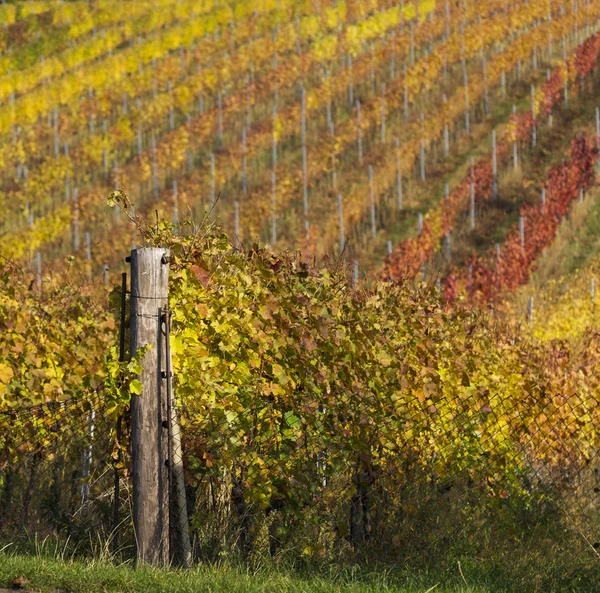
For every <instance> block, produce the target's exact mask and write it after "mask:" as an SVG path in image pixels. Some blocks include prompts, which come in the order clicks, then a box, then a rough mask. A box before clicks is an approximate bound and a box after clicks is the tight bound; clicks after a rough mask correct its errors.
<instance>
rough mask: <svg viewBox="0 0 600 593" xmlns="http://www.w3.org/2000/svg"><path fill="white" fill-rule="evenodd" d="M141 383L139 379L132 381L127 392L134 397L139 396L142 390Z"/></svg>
mask: <svg viewBox="0 0 600 593" xmlns="http://www.w3.org/2000/svg"><path fill="white" fill-rule="evenodd" d="M143 387H144V386H143V385H142V382H141V381H140V380H139V379H133V380H132V381H131V383H130V384H129V391H131V393H133V394H134V395H140V394H141V393H142V389H143Z"/></svg>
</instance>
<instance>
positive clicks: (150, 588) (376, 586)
mask: <svg viewBox="0 0 600 593" xmlns="http://www.w3.org/2000/svg"><path fill="white" fill-rule="evenodd" d="M456 576H457V577H458V578H460V573H459V572H458V571H457V575H456ZM15 579H19V580H20V581H21V582H22V583H25V586H26V587H27V588H28V589H29V590H32V591H43V592H46V591H48V592H50V591H52V592H55V591H60V592H61V593H63V592H73V593H75V592H77V593H109V592H110V593H117V592H119V593H121V592H122V593H126V592H127V593H134V592H135V593H138V592H139V593H153V592H165V593H167V592H168V593H199V592H205V591H206V592H210V593H288V592H289V593H334V592H339V593H367V592H370V593H376V592H382V593H383V592H385V593H427V592H433V591H435V592H436V593H450V592H452V593H487V592H491V591H494V592H496V591H500V590H501V589H496V588H494V589H489V588H487V587H483V588H482V587H478V586H476V585H473V586H468V585H465V584H464V583H463V584H459V583H456V582H455V583H449V584H444V583H443V582H441V580H439V579H435V578H433V577H427V576H422V577H414V578H408V577H407V578H405V579H398V578H392V576H391V575H390V574H389V573H386V572H381V573H375V574H372V573H364V572H358V571H352V570H349V571H347V572H345V573H343V574H337V575H333V574H332V575H328V576H299V575H294V574H292V573H290V572H283V571H275V570H273V569H269V570H261V571H257V572H254V573H253V572H250V571H248V570H242V569H234V568H227V567H215V566H201V567H198V568H194V569H189V570H175V569H171V570H158V569H151V568H144V569H138V570H134V569H133V568H132V567H131V566H128V565H121V566H116V565H112V564H108V563H103V562H98V561H91V562H83V561H81V560H75V559H71V560H60V559H55V558H50V557H44V556H20V555H11V554H6V553H2V554H0V588H1V587H7V588H11V587H12V586H13V583H14V582H15ZM401 580H403V581H404V582H401Z"/></svg>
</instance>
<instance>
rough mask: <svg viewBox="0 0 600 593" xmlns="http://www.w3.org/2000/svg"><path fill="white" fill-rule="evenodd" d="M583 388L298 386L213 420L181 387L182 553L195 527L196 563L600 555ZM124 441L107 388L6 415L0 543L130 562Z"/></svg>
mask: <svg viewBox="0 0 600 593" xmlns="http://www.w3.org/2000/svg"><path fill="white" fill-rule="evenodd" d="M165 336H168V333H167V334H163V335H162V337H161V339H165ZM534 364H535V362H534ZM169 369H170V367H169ZM167 376H170V371H168V372H167ZM466 380H468V379H466ZM585 386H586V382H585V380H584V381H582V382H581V384H580V387H581V388H580V390H571V391H565V392H562V393H561V391H560V389H559V388H557V389H555V390H552V391H549V392H548V393H546V392H545V391H544V390H536V389H533V388H531V389H529V388H526V386H524V387H523V390H522V392H521V393H522V395H521V396H520V397H521V399H519V400H518V401H517V400H516V399H515V398H514V396H505V395H503V393H502V391H501V390H499V392H498V393H490V392H489V391H486V390H482V389H475V388H474V389H471V390H470V391H468V394H469V395H468V396H467V397H465V396H464V392H462V393H463V395H462V396H461V397H452V396H436V395H435V394H433V393H431V394H429V395H427V396H424V397H423V398H415V397H413V398H404V397H403V396H402V394H395V395H393V396H392V395H390V396H389V397H383V398H381V397H379V398H376V397H375V396H374V395H369V394H367V393H364V392H363V393H351V394H350V393H343V392H340V393H330V394H329V396H328V398H327V401H324V400H323V398H322V397H321V399H317V397H316V396H313V395H311V394H306V393H302V392H301V386H299V388H298V389H299V390H298V393H297V398H295V399H294V400H293V401H292V400H286V401H283V400H281V401H279V400H277V399H274V398H269V397H264V396H263V395H262V394H260V393H256V394H250V393H249V394H247V395H248V397H249V398H250V399H248V400H247V401H248V402H251V403H249V404H248V405H247V406H246V407H244V408H243V409H237V410H236V409H233V408H227V402H226V401H225V400H224V401H223V407H222V409H220V410H215V411H214V413H212V414H211V413H208V412H207V409H206V408H203V407H201V406H202V405H203V403H202V402H203V399H202V398H198V401H191V402H186V404H185V405H184V404H182V403H181V402H178V401H177V400H176V399H175V396H176V384H175V392H174V393H172V392H171V388H170V387H169V390H168V391H169V398H171V397H173V400H172V405H173V407H172V409H171V411H170V412H169V415H168V417H169V418H171V421H172V426H171V428H170V430H169V434H170V437H169V440H170V441H171V456H170V457H169V460H168V463H169V464H170V472H169V474H170V479H169V481H170V499H171V502H170V505H171V507H170V513H171V520H170V522H169V525H170V533H169V539H170V543H171V546H170V547H171V551H172V554H173V555H177V554H179V556H180V557H182V556H189V554H190V551H189V549H188V548H186V543H185V542H183V543H182V541H183V540H182V539H181V529H182V528H183V529H185V528H187V530H188V531H189V533H190V536H191V547H192V550H191V556H192V558H193V560H195V561H203V560H212V561H215V560H219V559H220V558H222V557H223V556H229V555H231V554H235V555H239V556H240V557H243V558H245V559H250V560H256V559H264V558H265V557H269V558H273V557H282V556H289V555H291V556H293V557H296V558H297V557H302V556H309V557H313V556H316V557H318V558H326V559H330V560H331V559H333V560H335V559H340V558H342V559H343V558H346V559H347V558H348V556H349V555H351V556H352V557H357V556H358V557H372V558H376V559H377V560H385V559H389V560H394V559H397V558H400V557H401V558H402V559H403V561H404V562H406V563H407V564H409V563H411V562H413V563H415V564H427V563H431V562H439V561H441V560H442V559H444V558H448V557H452V556H456V555H457V554H459V555H460V554H462V553H468V554H475V555H477V554H484V553H485V550H486V547H488V546H498V545H503V544H506V545H509V544H510V545H521V544H523V542H524V541H525V540H527V541H528V542H529V544H528V545H530V544H531V542H532V541H534V540H532V537H533V536H532V535H531V534H532V533H538V532H540V531H542V532H543V533H544V534H545V537H546V538H550V539H553V540H556V541H563V540H564V539H565V538H567V539H568V538H574V540H578V541H583V542H585V544H586V545H587V546H592V547H595V546H598V542H599V541H600V514H599V513H598V509H599V503H600V449H599V445H600V437H599V432H598V426H600V403H599V402H598V400H597V398H596V396H595V392H594V390H593V389H589V390H587V389H586V388H585ZM530 387H531V386H530ZM513 393H514V390H513ZM204 403H205V402H204ZM236 405H237V404H236ZM129 434H130V423H129V419H128V417H127V415H125V416H124V417H123V418H121V419H119V420H117V421H115V419H114V417H112V416H110V415H109V414H108V413H107V410H106V406H105V403H104V397H103V393H102V391H101V390H98V391H96V392H94V393H92V394H89V395H88V396H87V397H84V398H81V399H78V400H68V401H64V402H54V403H46V404H40V405H35V406H31V407H25V408H20V409H15V410H7V411H3V412H0V507H1V508H2V513H1V514H0V542H5V543H8V542H10V543H19V542H23V543H27V542H31V540H32V539H33V538H38V539H40V538H42V539H43V538H51V539H55V540H58V541H63V542H70V545H72V546H74V547H75V548H76V549H77V550H78V551H80V552H88V553H96V552H97V551H98V547H101V548H104V549H106V550H110V551H111V552H113V553H116V554H117V555H118V556H119V557H121V558H131V557H133V556H134V554H135V538H134V531H133V525H132V512H131V509H132V502H131V501H132V486H131V479H130V478H131V444H130V438H129ZM259 437H260V438H259ZM232 443H233V444H234V445H232ZM173 444H175V446H173ZM181 474H182V477H181V480H179V479H178V476H179V475H181ZM181 484H184V491H182V490H181ZM182 505H183V507H184V508H185V511H186V512H185V513H184V514H182V513H181V507H182ZM175 508H177V509H178V510H177V512H175ZM182 517H184V520H183V521H184V523H185V525H183V526H182V525H181V521H182ZM574 540H573V541H574Z"/></svg>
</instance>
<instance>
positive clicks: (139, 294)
mask: <svg viewBox="0 0 600 593" xmlns="http://www.w3.org/2000/svg"><path fill="white" fill-rule="evenodd" d="M168 257H169V252H168V250H166V249H159V248H144V249H134V250H133V251H132V252H131V353H132V355H133V356H135V355H136V353H137V351H138V350H139V349H140V348H143V347H144V346H147V345H148V346H149V349H148V350H147V351H146V352H145V353H144V356H143V357H142V359H141V361H140V363H141V366H142V372H141V373H140V376H139V379H140V381H141V383H142V386H143V388H142V393H141V394H140V395H134V396H133V397H132V400H131V443H132V458H133V476H132V477H133V528H134V532H135V539H136V549H137V561H138V563H139V564H150V565H154V566H166V565H167V564H168V563H169V484H168V475H167V461H168V459H167V458H168V426H169V423H168V416H167V392H166V389H161V387H162V385H161V383H162V378H161V374H162V369H165V368H166V353H165V349H164V347H162V340H161V320H160V317H159V310H160V309H161V308H162V309H164V308H166V307H167V304H168V281H169V260H168Z"/></svg>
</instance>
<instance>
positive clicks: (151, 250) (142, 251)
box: [131, 247, 170, 256]
mask: <svg viewBox="0 0 600 593" xmlns="http://www.w3.org/2000/svg"><path fill="white" fill-rule="evenodd" d="M134 253H135V254H139V255H149V256H152V255H158V254H161V255H162V254H166V255H169V253H170V252H169V250H168V249H167V248H166V247H136V248H135V249H132V250H131V255H133V254H134Z"/></svg>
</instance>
